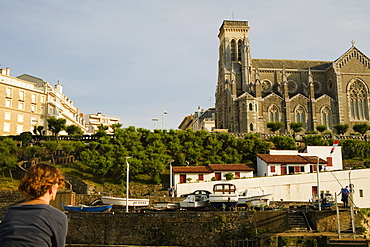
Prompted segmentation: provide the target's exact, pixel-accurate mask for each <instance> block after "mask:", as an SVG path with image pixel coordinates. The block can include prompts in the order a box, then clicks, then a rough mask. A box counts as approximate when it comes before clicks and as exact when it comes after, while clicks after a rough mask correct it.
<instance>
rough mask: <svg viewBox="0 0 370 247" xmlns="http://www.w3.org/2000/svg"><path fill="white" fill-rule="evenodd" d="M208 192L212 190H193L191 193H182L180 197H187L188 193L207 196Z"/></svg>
mask: <svg viewBox="0 0 370 247" xmlns="http://www.w3.org/2000/svg"><path fill="white" fill-rule="evenodd" d="M209 194H212V192H210V191H208V190H194V191H193V192H192V193H190V194H182V195H181V196H180V197H187V196H188V195H206V196H207V197H208V196H209Z"/></svg>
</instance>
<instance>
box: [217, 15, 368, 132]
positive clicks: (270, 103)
mask: <svg viewBox="0 0 370 247" xmlns="http://www.w3.org/2000/svg"><path fill="white" fill-rule="evenodd" d="M248 31H249V26H248V22H247V21H226V20H225V21H224V22H223V23H222V26H221V27H220V32H219V35H218V37H219V40H220V46H219V61H218V68H219V69H218V83H217V88H216V95H215V99H216V104H215V108H216V112H215V118H216V119H215V121H216V129H228V131H229V132H244V133H246V132H259V133H269V132H270V130H269V129H268V128H267V127H266V125H267V123H268V122H277V121H279V122H282V123H283V124H284V127H283V128H282V129H281V130H280V131H281V133H288V132H291V130H290V123H292V122H301V123H302V124H303V128H304V130H306V131H312V130H316V126H317V125H326V126H327V128H328V130H333V126H334V125H336V124H348V125H349V127H350V128H349V130H348V131H352V130H351V128H352V127H353V125H355V124H358V123H364V122H368V121H369V96H370V91H369V90H370V89H369V88H370V60H369V58H368V57H367V56H366V55H365V54H363V53H362V52H361V51H360V50H359V49H357V48H356V47H355V45H354V42H352V47H351V48H350V49H349V50H347V51H346V52H345V53H344V54H343V55H342V56H341V57H339V58H338V59H337V60H335V61H308V60H278V59H252V58H251V54H250V43H249V40H248Z"/></svg>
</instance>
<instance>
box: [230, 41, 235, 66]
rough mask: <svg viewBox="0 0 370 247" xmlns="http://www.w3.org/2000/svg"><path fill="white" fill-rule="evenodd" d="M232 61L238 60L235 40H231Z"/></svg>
mask: <svg viewBox="0 0 370 247" xmlns="http://www.w3.org/2000/svg"><path fill="white" fill-rule="evenodd" d="M231 61H236V43H235V40H232V41H231Z"/></svg>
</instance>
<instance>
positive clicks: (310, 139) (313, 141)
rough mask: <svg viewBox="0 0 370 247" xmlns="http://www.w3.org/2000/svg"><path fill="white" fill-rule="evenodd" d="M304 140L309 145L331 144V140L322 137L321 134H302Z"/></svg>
mask: <svg viewBox="0 0 370 247" xmlns="http://www.w3.org/2000/svg"><path fill="white" fill-rule="evenodd" d="M302 138H303V141H304V143H305V145H306V147H307V146H329V142H328V141H326V140H323V139H322V136H321V135H305V136H302Z"/></svg>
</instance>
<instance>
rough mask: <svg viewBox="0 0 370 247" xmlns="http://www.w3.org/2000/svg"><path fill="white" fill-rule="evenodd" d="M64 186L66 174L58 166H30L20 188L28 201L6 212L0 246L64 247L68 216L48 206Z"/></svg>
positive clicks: (0, 235) (0, 232)
mask: <svg viewBox="0 0 370 247" xmlns="http://www.w3.org/2000/svg"><path fill="white" fill-rule="evenodd" d="M63 186H64V177H63V176H62V174H61V173H60V171H59V170H58V169H57V168H56V167H54V166H52V165H49V164H47V163H39V164H36V165H33V166H31V167H30V169H29V170H28V171H27V172H26V174H25V176H24V177H23V179H22V180H21V182H20V184H19V187H18V190H19V191H20V192H21V193H23V194H25V196H26V197H27V198H28V199H29V200H28V201H25V202H23V203H21V204H18V205H16V206H14V207H12V208H10V209H9V210H8V211H7V212H6V214H5V216H4V218H3V220H2V221H1V223H0V246H2V247H8V246H29V247H41V246H45V247H46V246H52V247H64V246H65V242H66V236H67V228H68V223H67V216H66V215H65V214H64V213H63V212H62V211H60V210H58V209H56V208H54V207H52V206H50V205H49V203H50V201H53V200H55V197H56V194H57V191H58V188H62V187H63Z"/></svg>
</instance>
